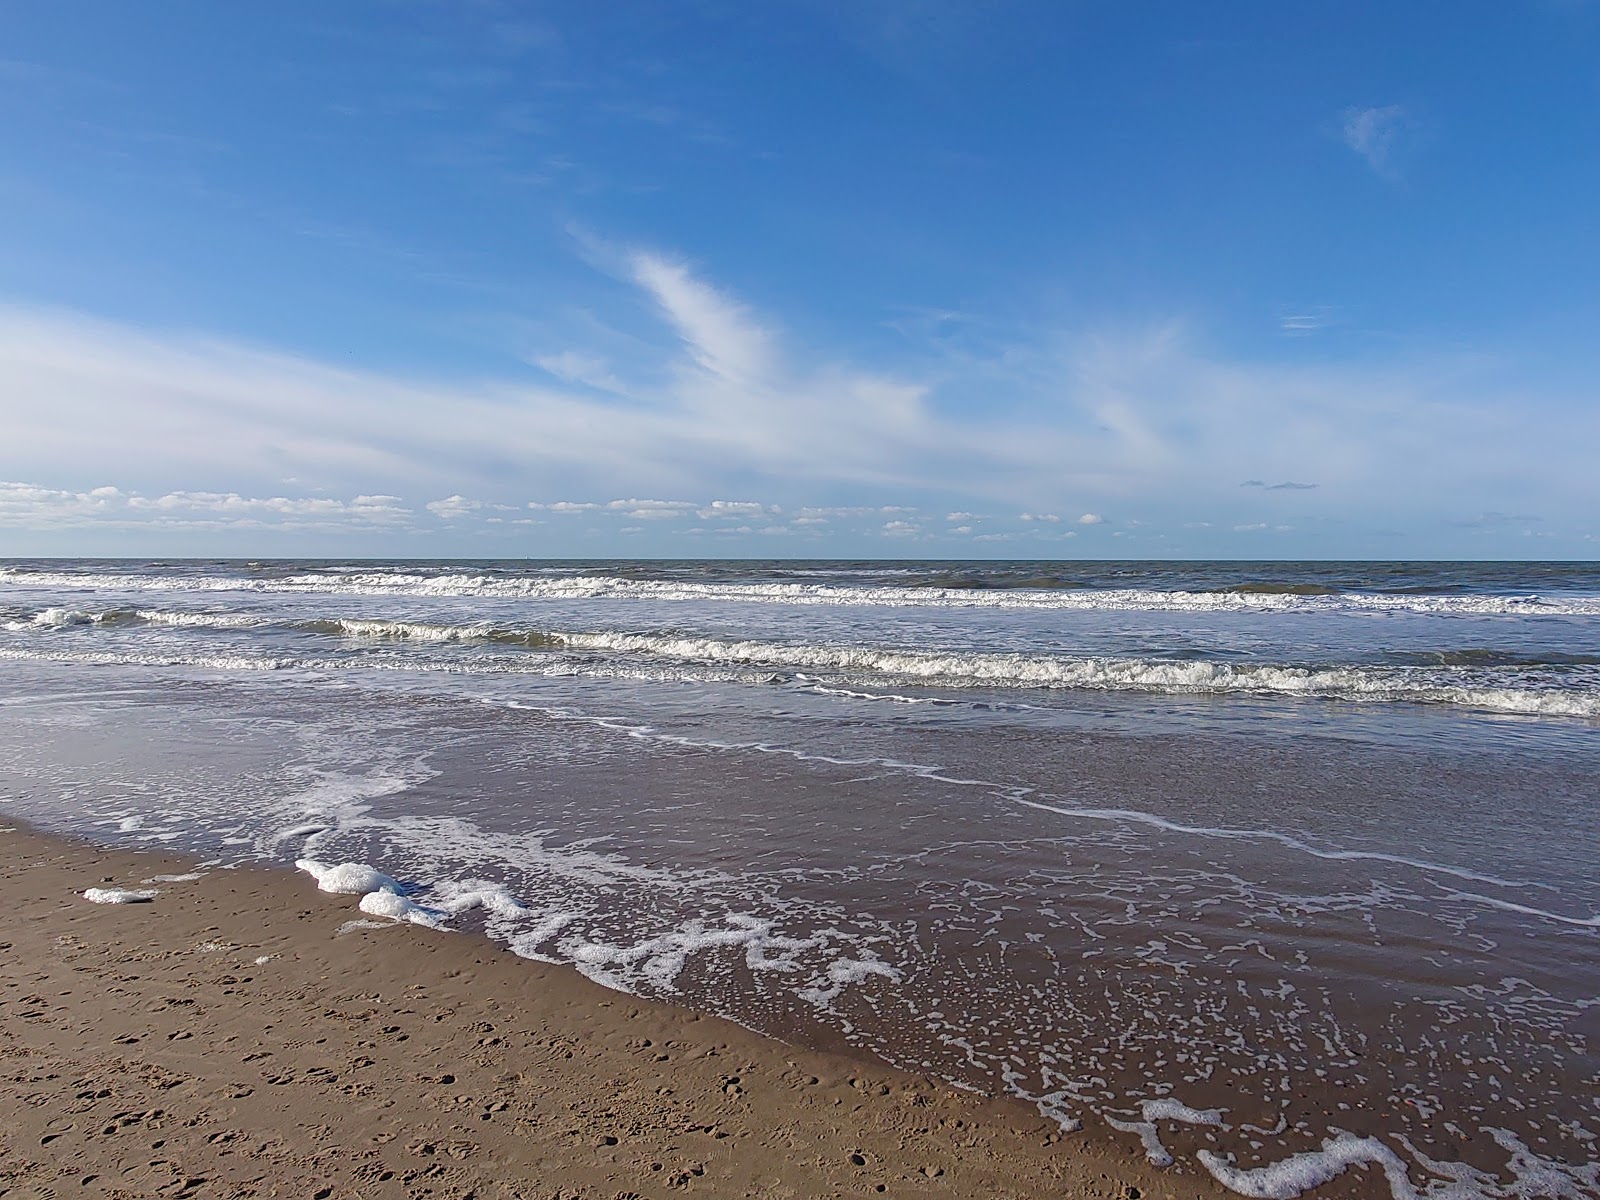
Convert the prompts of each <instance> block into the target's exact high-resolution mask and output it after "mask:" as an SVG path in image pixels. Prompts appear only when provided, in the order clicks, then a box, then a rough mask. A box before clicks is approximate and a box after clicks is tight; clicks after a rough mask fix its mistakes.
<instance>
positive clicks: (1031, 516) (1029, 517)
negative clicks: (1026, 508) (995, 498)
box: [1021, 512, 1061, 525]
mask: <svg viewBox="0 0 1600 1200" xmlns="http://www.w3.org/2000/svg"><path fill="white" fill-rule="evenodd" d="M1021 519H1022V520H1024V521H1044V522H1047V523H1048V524H1052V525H1054V524H1056V523H1057V522H1059V521H1060V520H1061V518H1060V517H1059V516H1057V515H1056V514H1055V513H1031V512H1025V513H1023V514H1022V518H1021Z"/></svg>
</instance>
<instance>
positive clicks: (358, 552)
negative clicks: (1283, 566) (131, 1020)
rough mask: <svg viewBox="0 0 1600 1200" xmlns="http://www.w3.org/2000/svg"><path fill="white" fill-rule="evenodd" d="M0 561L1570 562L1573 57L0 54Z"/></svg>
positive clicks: (652, 51) (1438, 32)
mask: <svg viewBox="0 0 1600 1200" xmlns="http://www.w3.org/2000/svg"><path fill="white" fill-rule="evenodd" d="M0 29H3V30H4V36H3V37H0V556H40V555H129V556H141V557H144V556H179V555H197V556H230V557H298V556H319V557H321V556H328V557H355V556H379V557H470V558H483V557H519V558H520V557H568V556H572V557H611V556H630V557H748V556H756V557H813V558H818V557H877V558H882V557H894V558H905V557H917V558H1058V559H1059V558H1229V559H1235V558H1238V559H1249V558H1254V559H1264V558H1265V559H1271V558H1277V559H1288V558H1380V559H1392V558H1480V559H1483V558H1488V559H1494V558H1578V559H1594V558H1600V482H1597V481H1600V470H1597V468H1596V459H1597V455H1600V403H1597V401H1600V395H1597V390H1600V338H1597V337H1596V330H1597V328H1600V286H1597V281H1600V221H1597V220H1596V219H1595V211H1596V205H1595V197H1596V196H1600V69H1597V68H1600V4H1597V3H1594V2H1592V0H1590V2H1585V0H1492V2H1489V0H1448V2H1426V0H1416V2H1400V3H1396V2H1394V0H1385V2H1383V3H1363V2H1360V0H1352V2H1348V3H1339V4H1326V3H1308V4H1284V3H1281V0H1239V2H1237V3H1229V4H1194V3H1191V2H1188V0H1166V2H1159V0H1150V2H1144V0H1115V2H1113V0H1045V2H1037V3H1035V2H1031V0H1010V2H1008V0H982V2H979V0H970V2H968V0H850V2H848V3H846V2H844V0H837V2H834V0H826V2H825V0H763V2H762V3H758V4H750V3H743V2H738V0H673V2H671V3H667V2H665V0H657V2H655V3H632V2H630V0H607V2H606V3H603V4H595V3H593V2H592V0H583V2H569V0H547V2H538V0H528V2H524V0H500V2H495V0H479V2H473V0H438V2H424V0H339V2H336V3H328V2H326V0H316V2H306V0H277V2H275V3H272V4H265V3H256V4H251V3H246V4H216V3H213V2H211V0H151V2H149V3H144V4H128V3H126V0H73V2H72V3H44V2H14V3H8V4H4V5H3V6H0Z"/></svg>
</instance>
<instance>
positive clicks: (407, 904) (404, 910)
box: [359, 890, 444, 929]
mask: <svg viewBox="0 0 1600 1200" xmlns="http://www.w3.org/2000/svg"><path fill="white" fill-rule="evenodd" d="M359 907H360V909H361V911H362V912H364V913H366V914H367V915H368V916H370V917H388V918H389V920H391V921H410V922H411V923H412V924H413V925H426V926H428V927H429V928H430V929H438V928H440V927H441V926H442V925H443V924H444V921H443V919H442V918H441V916H440V915H439V914H438V913H437V912H435V911H434V910H433V909H431V908H424V907H423V906H422V905H420V904H417V903H415V902H414V901H411V900H407V899H406V898H405V897H404V896H402V895H399V894H398V893H396V892H390V891H383V890H379V891H372V892H368V893H367V894H366V895H365V896H362V897H361V904H360V906H359Z"/></svg>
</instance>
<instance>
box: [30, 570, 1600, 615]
mask: <svg viewBox="0 0 1600 1200" xmlns="http://www.w3.org/2000/svg"><path fill="white" fill-rule="evenodd" d="M0 581H3V582H6V583H9V584H12V585H15V586H32V587H69V588H101V589H109V590H122V591H161V592H181V591H202V592H288V593H312V594H323V595H358V596H444V597H476V596H484V597H495V598H502V599H528V600H540V599H549V600H585V599H641V600H659V601H705V600H710V601H731V602H735V603H751V604H797V605H844V606H855V605H875V606H887V607H935V608H1035V609H1040V608H1042V609H1091V610H1107V611H1118V610H1121V611H1127V610H1145V611H1177V612H1227V611H1244V612H1329V611H1336V612H1337V611H1344V612H1349V611H1361V612H1418V613H1439V614H1450V615H1460V616H1500V615H1508V616H1600V597H1596V596H1562V597H1556V598H1550V599H1546V598H1544V597H1541V596H1539V595H1536V594H1529V595H1522V596H1505V595H1498V596H1483V595H1479V596H1455V595H1450V596H1446V595H1427V594H1421V595H1418V594H1399V595H1385V594H1371V593H1365V592H1341V593H1336V594H1332V595H1317V596H1305V595H1297V594H1293V593H1277V592H1228V591H1223V592H1209V591H1208V592H1194V591H1163V590H1155V589H1140V588H1117V589H1087V588H1086V589H1082V590H1069V591H1062V590H1054V589H1044V590H1035V589H1024V588H1018V589H993V590H991V589H969V588H936V587H933V588H920V587H895V586H849V585H845V586H841V585H839V584H834V583H789V582H776V581H766V582H752V583H727V582H723V583H703V582H693V581H687V580H672V579H621V578H617V577H614V576H606V575H577V576H567V577H561V578H554V579H552V578H526V577H523V578H506V577H505V576H497V575H472V574H465V573H450V574H440V575H426V574H421V573H417V572H392V573H391V572H381V571H345V572H340V573H337V574H318V573H305V574H300V575H291V576H286V577H283V578H278V579H249V578H240V577H236V576H226V575H213V576H197V577H190V578H182V577H177V576H166V575H132V574H129V575H123V574H101V573H88V572H86V573H81V574H80V573H75V572H66V571H35V570H28V569H24V568H16V567H0Z"/></svg>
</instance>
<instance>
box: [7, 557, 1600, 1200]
mask: <svg viewBox="0 0 1600 1200" xmlns="http://www.w3.org/2000/svg"><path fill="white" fill-rule="evenodd" d="M6 815H10V816H13V817H15V818H18V819H21V820H25V821H26V822H29V823H32V824H35V825H37V826H39V827H42V828H44V829H47V830H50V831H54V832H58V833H62V834H69V835H74V836H79V837H87V838H90V839H93V840H95V841H98V842H102V843H105V844H110V845H116V846H140V845H148V846H155V847H160V848H162V849H166V850H181V851H185V852H187V853H189V854H192V855H194V856H197V857H198V858H199V859H200V860H202V861H204V862H205V863H207V864H209V865H210V866H211V867H212V868H213V869H223V868H226V867H229V866H232V865H235V864H240V863H268V864H281V865H282V866H284V867H285V868H290V869H292V868H293V867H294V865H295V864H296V863H299V864H301V868H300V869H302V870H304V871H306V872H308V877H307V879H306V886H307V887H308V888H309V887H313V886H315V880H316V879H321V880H324V881H326V880H329V879H337V878H341V877H349V876H351V875H352V874H353V875H354V876H355V877H358V878H369V879H378V878H381V877H388V878H390V879H392V880H394V881H396V882H394V883H393V884H392V885H391V886H390V887H389V888H388V890H386V891H383V890H376V891H373V892H372V893H371V894H370V895H366V896H363V897H360V898H359V900H360V905H361V908H362V909H363V910H365V911H364V912H363V911H358V909H357V907H356V901H357V899H358V897H357V896H355V895H352V896H351V901H352V917H353V918H359V919H365V920H368V921H385V920H388V919H391V918H396V919H405V920H414V921H419V922H421V923H424V924H432V925H436V926H440V927H444V928H450V929H457V930H460V931H461V932H462V933H463V934H464V935H468V936H487V937H489V938H492V939H494V940H496V941H497V942H500V943H502V944H503V945H505V946H507V947H509V948H510V949H511V950H512V951H514V952H515V953H517V954H519V955H523V956H525V957H528V958H532V959H539V960H543V961H550V962H556V963H564V964H568V965H570V966H571V967H573V968H575V969H576V970H578V971H580V972H582V973H583V974H584V975H586V976H588V977H589V978H590V979H593V980H595V981H596V982H598V983H600V984H603V985H604V986H606V987H609V988H614V989H617V990H619V991H624V992H630V993H635V994H638V995H641V996H650V997H657V998H661V999H664V1000H667V1001H669V1002H674V1003H681V1004H684V1005H689V1006H692V1007H694V1008H697V1009H701V1010H704V1011H709V1012H715V1013H718V1014H721V1015H723V1016H726V1017H728V1018H731V1019H732V1020H734V1021H737V1022H739V1023H741V1024H743V1025H745V1026H748V1027H750V1028H752V1029H755V1030H758V1031H761V1032H764V1033H768V1034H771V1035H773V1036H775V1037H779V1038H783V1039H788V1040H790V1041H794V1042H802V1043H806V1044H811V1045H818V1046H824V1047H829V1048H833V1049H838V1050H844V1051H847V1052H849V1053H854V1054H857V1055H861V1056H870V1057H874V1058H877V1059H882V1060H884V1061H887V1062H889V1063H892V1064H894V1065H896V1066H900V1067H905V1068H908V1069H911V1070H914V1071H917V1072H921V1073H926V1074H928V1075H931V1076H933V1077H935V1078H938V1079H940V1080H943V1081H945V1082H946V1083H947V1084H948V1085H950V1086H952V1087H956V1088H964V1089H971V1090H973V1091H975V1092H981V1093H986V1094H991V1095H1001V1096H1010V1097H1013V1098H1014V1099H1015V1100H1016V1101H1017V1102H1019V1103H1021V1104H1023V1105H1027V1106H1029V1107H1030V1108H1032V1109H1033V1110H1036V1111H1037V1112H1038V1113H1040V1114H1042V1115H1043V1116H1044V1117H1046V1118H1049V1119H1050V1120H1052V1121H1054V1122H1056V1123H1057V1124H1058V1125H1059V1127H1060V1128H1061V1129H1062V1130H1063V1131H1080V1130H1081V1131H1082V1133H1081V1135H1080V1136H1083V1137H1091V1138H1106V1139H1112V1140H1116V1141H1120V1142H1123V1143H1125V1144H1126V1146H1127V1147H1128V1150H1129V1152H1130V1153H1137V1154H1143V1155H1147V1156H1148V1157H1149V1158H1150V1160H1151V1161H1152V1162H1155V1163H1157V1164H1159V1165H1162V1166H1166V1167H1168V1168H1169V1169H1171V1170H1172V1171H1174V1172H1179V1173H1183V1174H1190V1175H1209V1176H1211V1177H1214V1178H1215V1179H1216V1180H1217V1181H1218V1182H1219V1183H1221V1184H1222V1185H1223V1186H1224V1187H1226V1188H1228V1189H1231V1190H1232V1191H1234V1192H1236V1193H1238V1194H1240V1195H1245V1196H1256V1197H1292V1196H1297V1195H1302V1194H1315V1195H1318V1196H1322V1195H1328V1196H1332V1195H1358V1196H1392V1197H1394V1198H1395V1200H1410V1198H1413V1197H1426V1198H1429V1200H1477V1198H1501V1197H1522V1198H1531V1197H1562V1198H1564V1197H1595V1196H1600V1146H1597V1137H1600V564H1595V563H1554V562H1549V563H1545V562H1516V563H1479V562H1474V563H1413V562H1315V563H1307V562H943V561H940V562H907V561H874V562H835V561H827V562H823V561H743V560H741V561H721V562H717V561H623V560H604V561H583V562H577V561H536V560H534V561H527V560H517V561H330V560H316V561H311V560H304V561H251V562H245V561H213V560H206V561H130V560H116V561H100V560H59V559H56V560H39V561H22V560H6V561H4V562H0V817H3V816H6ZM348 864H359V865H361V866H362V867H366V868H371V871H370V872H369V873H368V875H367V876H363V875H362V872H361V871H360V870H355V869H354V868H352V869H351V870H348V871H344V872H343V873H342V874H341V872H340V870H339V868H341V867H344V866H346V865H348ZM90 882H94V881H90ZM359 886H360V887H361V888H365V887H366V886H367V885H366V884H361V885H359ZM374 886H376V885H374ZM362 935H363V936H367V935H371V936H378V934H377V932H376V931H372V932H371V933H370V934H362ZM1071 1141H1072V1139H1071V1138H1070V1137H1069V1138H1066V1139H1065V1140H1064V1142H1063V1143H1062V1145H1063V1151H1062V1152H1063V1153H1070V1152H1071V1151H1070V1146H1071Z"/></svg>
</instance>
